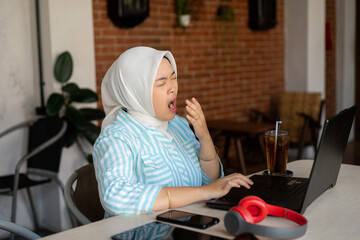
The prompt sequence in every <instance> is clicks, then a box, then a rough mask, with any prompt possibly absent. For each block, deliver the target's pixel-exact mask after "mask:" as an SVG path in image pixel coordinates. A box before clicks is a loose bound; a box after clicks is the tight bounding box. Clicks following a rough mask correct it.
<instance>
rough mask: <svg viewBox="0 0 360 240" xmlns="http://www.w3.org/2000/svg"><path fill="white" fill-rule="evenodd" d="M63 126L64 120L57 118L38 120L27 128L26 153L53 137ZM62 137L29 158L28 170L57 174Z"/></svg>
mask: <svg viewBox="0 0 360 240" xmlns="http://www.w3.org/2000/svg"><path fill="white" fill-rule="evenodd" d="M63 124H64V120H63V119H61V118H59V117H44V118H40V119H38V120H37V121H36V122H35V123H34V124H32V125H31V126H30V128H29V142H28V151H29V152H31V151H32V150H34V149H35V148H36V147H38V146H39V145H41V144H42V143H44V142H46V141H47V140H49V139H51V138H52V137H54V136H55V135H56V134H57V133H58V132H59V131H60V130H61V128H62V126H63ZM64 135H65V134H64ZM64 135H63V136H62V137H60V138H59V139H58V140H57V141H56V142H55V143H53V144H51V145H50V146H48V147H47V148H45V149H44V150H42V151H41V152H39V153H38V154H36V155H34V156H33V157H31V158H29V159H28V161H27V165H28V168H32V169H43V170H48V171H51V172H56V173H57V172H59V167H60V159H61V152H62V148H63V146H64Z"/></svg>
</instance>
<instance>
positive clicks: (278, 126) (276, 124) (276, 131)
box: [274, 117, 282, 161]
mask: <svg viewBox="0 0 360 240" xmlns="http://www.w3.org/2000/svg"><path fill="white" fill-rule="evenodd" d="M281 123H282V121H281V117H278V119H277V120H276V123H275V144H274V161H276V145H277V136H278V134H279V130H280V124H281Z"/></svg>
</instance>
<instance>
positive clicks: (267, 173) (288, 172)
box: [263, 170, 294, 177]
mask: <svg viewBox="0 0 360 240" xmlns="http://www.w3.org/2000/svg"><path fill="white" fill-rule="evenodd" d="M293 174H294V173H293V172H292V171H290V170H286V173H285V174H284V175H273V176H280V177H292V175H293ZM263 175H270V174H269V172H268V170H265V171H264V172H263ZM271 176H272V175H271Z"/></svg>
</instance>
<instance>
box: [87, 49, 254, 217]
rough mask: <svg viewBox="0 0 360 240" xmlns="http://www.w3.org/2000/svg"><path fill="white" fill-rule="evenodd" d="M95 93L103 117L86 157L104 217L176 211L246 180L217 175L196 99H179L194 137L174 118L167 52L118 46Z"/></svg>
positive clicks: (174, 87) (173, 77)
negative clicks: (91, 164)
mask: <svg viewBox="0 0 360 240" xmlns="http://www.w3.org/2000/svg"><path fill="white" fill-rule="evenodd" d="M101 91H102V103H103V106H104V110H105V112H106V117H105V119H104V121H103V125H102V131H101V134H100V136H99V137H98V139H97V141H96V143H95V145H94V148H93V159H94V166H95V171H96V178H97V181H98V184H99V194H100V199H101V202H102V205H103V207H104V209H105V212H106V214H105V217H109V216H112V215H118V214H121V215H132V214H141V213H150V212H152V211H160V210H164V209H167V208H177V207H181V206H185V205H187V204H190V203H193V202H197V201H201V200H208V199H212V198H219V197H222V196H224V195H225V194H226V193H228V192H229V190H230V189H231V188H232V187H240V186H244V187H246V188H249V187H250V185H251V184H252V182H251V180H249V179H248V178H247V177H245V176H243V175H242V174H238V173H236V174H232V175H229V176H226V177H223V173H222V169H221V163H220V161H219V159H218V156H217V154H216V151H215V148H214V145H213V142H212V139H211V137H210V134H209V131H208V129H207V126H206V120H205V116H204V113H203V111H202V110H201V106H200V104H199V103H198V101H197V100H196V99H195V98H192V99H191V100H186V110H187V115H186V119H187V120H188V121H189V122H190V123H191V124H192V125H193V127H194V130H195V134H196V137H197V139H198V140H197V139H196V138H195V136H194V134H193V132H192V131H191V129H190V128H189V125H188V122H187V121H186V119H184V118H181V117H179V116H178V115H176V110H177V107H176V99H177V94H178V83H177V70H176V64H175V59H174V58H173V56H172V54H171V53H170V52H168V51H158V50H155V49H152V48H149V47H135V48H131V49H129V50H127V51H125V52H124V53H123V54H121V56H120V57H119V58H118V59H117V60H116V61H115V62H114V63H113V65H112V66H111V67H110V68H109V70H108V71H107V73H106V75H105V77H104V79H103V82H102V86H101Z"/></svg>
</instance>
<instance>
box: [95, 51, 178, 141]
mask: <svg viewBox="0 0 360 240" xmlns="http://www.w3.org/2000/svg"><path fill="white" fill-rule="evenodd" d="M164 56H166V57H167V58H168V59H169V60H170V63H171V65H172V67H173V68H174V71H175V73H176V72H177V70H176V63H175V59H174V57H173V55H172V54H171V53H170V52H169V51H158V50H156V49H153V48H150V47H134V48H130V49H128V50H126V51H125V52H124V53H122V54H121V55H120V57H119V58H118V59H117V60H116V61H115V62H114V63H113V64H112V65H111V67H110V68H109V70H108V71H107V72H106V74H105V77H104V79H103V81H102V84H101V97H102V104H103V106H104V110H105V114H106V116H105V119H104V120H103V122H102V126H101V128H102V129H104V128H105V127H106V126H107V125H109V124H111V123H112V122H113V121H114V120H115V118H116V115H117V113H118V111H119V110H120V109H121V108H126V109H127V113H128V114H129V115H130V116H131V117H133V118H135V119H136V120H138V121H140V122H142V123H143V124H145V125H146V126H150V127H155V128H157V129H159V130H160V131H161V132H162V133H164V135H165V136H166V137H168V138H169V139H170V140H171V139H172V138H171V136H170V134H169V133H168V132H167V131H166V130H167V126H168V121H162V120H159V119H157V118H156V115H155V111H154V107H153V104H152V92H153V86H154V82H155V77H156V73H157V71H158V68H159V66H160V63H161V60H162V59H163V58H164Z"/></svg>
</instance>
